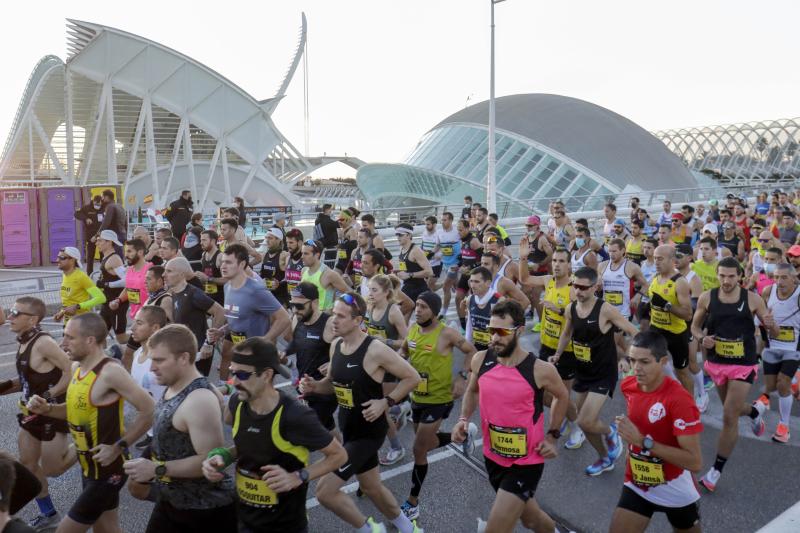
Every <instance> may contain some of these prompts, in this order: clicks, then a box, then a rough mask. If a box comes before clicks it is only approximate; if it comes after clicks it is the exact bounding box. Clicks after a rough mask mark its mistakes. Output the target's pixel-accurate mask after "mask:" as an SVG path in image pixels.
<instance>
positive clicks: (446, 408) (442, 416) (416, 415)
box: [411, 402, 453, 424]
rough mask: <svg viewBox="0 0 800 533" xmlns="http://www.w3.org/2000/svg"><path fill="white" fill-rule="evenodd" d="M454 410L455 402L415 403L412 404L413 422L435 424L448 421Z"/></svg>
mask: <svg viewBox="0 0 800 533" xmlns="http://www.w3.org/2000/svg"><path fill="white" fill-rule="evenodd" d="M452 410H453V402H448V403H415V402H411V421H412V422H414V423H415V424H433V423H434V422H436V421H437V420H446V419H447V417H448V416H450V411H452Z"/></svg>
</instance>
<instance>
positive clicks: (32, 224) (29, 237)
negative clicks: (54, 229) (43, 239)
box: [0, 189, 41, 267]
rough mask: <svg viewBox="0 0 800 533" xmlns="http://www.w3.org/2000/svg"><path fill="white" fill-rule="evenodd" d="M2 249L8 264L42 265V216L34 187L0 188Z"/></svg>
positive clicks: (17, 265) (4, 261) (16, 265)
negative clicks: (40, 234) (40, 231)
mask: <svg viewBox="0 0 800 533" xmlns="http://www.w3.org/2000/svg"><path fill="white" fill-rule="evenodd" d="M0 225H1V226H2V231H0V240H2V242H0V250H2V265H3V266H5V267H22V266H39V265H40V264H41V262H40V253H39V252H40V249H39V216H38V210H37V202H36V190H35V189H3V190H2V191H0Z"/></svg>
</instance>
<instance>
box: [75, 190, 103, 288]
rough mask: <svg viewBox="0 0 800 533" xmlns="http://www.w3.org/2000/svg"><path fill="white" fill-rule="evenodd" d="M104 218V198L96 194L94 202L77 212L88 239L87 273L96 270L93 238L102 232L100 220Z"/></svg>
mask: <svg viewBox="0 0 800 533" xmlns="http://www.w3.org/2000/svg"><path fill="white" fill-rule="evenodd" d="M102 216H103V198H102V197H101V196H100V195H99V194H96V195H95V196H94V198H92V201H91V202H89V203H88V204H86V205H84V206H83V207H81V208H80V209H78V210H77V211H75V218H76V219H77V220H80V221H81V222H83V223H84V225H85V226H84V228H83V234H84V235H85V239H86V273H87V274H91V273H92V271H93V270H94V254H95V250H96V248H97V245H95V243H94V239H92V237H93V236H94V235H97V233H98V231H99V230H100V219H101V218H102Z"/></svg>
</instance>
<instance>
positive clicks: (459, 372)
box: [458, 370, 469, 380]
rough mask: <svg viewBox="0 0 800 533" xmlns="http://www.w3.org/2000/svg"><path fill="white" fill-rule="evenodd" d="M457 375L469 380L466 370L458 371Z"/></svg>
mask: <svg viewBox="0 0 800 533" xmlns="http://www.w3.org/2000/svg"><path fill="white" fill-rule="evenodd" d="M458 375H459V376H461V377H462V378H463V379H464V380H469V372H467V371H466V370H459V371H458Z"/></svg>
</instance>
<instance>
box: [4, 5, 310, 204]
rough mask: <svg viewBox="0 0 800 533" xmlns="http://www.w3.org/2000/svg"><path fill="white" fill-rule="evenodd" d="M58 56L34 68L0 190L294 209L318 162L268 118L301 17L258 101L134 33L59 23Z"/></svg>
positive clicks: (279, 93)
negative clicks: (100, 190) (301, 184)
mask: <svg viewBox="0 0 800 533" xmlns="http://www.w3.org/2000/svg"><path fill="white" fill-rule="evenodd" d="M67 33H68V48H69V54H68V57H67V62H66V63H64V62H63V61H62V60H61V59H59V58H58V57H55V56H47V57H45V58H43V59H42V60H41V61H40V62H39V64H38V65H37V66H36V68H35V69H34V71H33V73H32V75H31V77H30V79H29V81H28V84H27V87H26V89H25V93H24V94H23V98H22V101H21V102H20V105H19V109H18V111H17V115H16V118H15V120H14V123H13V126H12V129H11V132H10V134H9V137H8V141H7V142H6V145H5V149H4V151H3V157H2V162H0V185H10V184H14V185H18V184H25V185H48V184H70V185H76V184H77V185H83V184H92V183H121V184H123V185H124V191H125V197H126V199H127V203H128V205H129V206H130V205H131V204H133V205H141V204H142V203H143V202H144V201H145V199H146V198H148V197H151V198H152V200H151V203H150V205H153V206H154V207H157V208H158V207H162V206H164V205H165V204H167V203H168V202H169V201H171V200H172V199H174V198H175V197H177V195H178V194H179V193H180V191H181V190H183V189H189V190H191V191H192V192H193V196H194V198H195V202H196V203H197V205H199V206H201V207H202V206H211V205H213V204H219V203H226V204H227V203H229V202H230V201H231V199H232V197H233V196H242V197H244V199H245V201H246V202H247V203H249V204H254V205H278V206H279V205H297V203H298V199H297V197H296V195H295V194H294V193H293V192H292V190H291V189H292V185H293V184H294V183H296V182H297V181H298V180H300V179H302V178H303V177H304V176H305V175H307V174H308V172H309V171H310V170H311V169H313V168H315V167H318V166H319V164H318V163H317V164H315V163H311V162H309V161H308V160H307V159H306V158H305V157H304V156H303V155H301V153H300V152H299V151H298V150H297V149H295V147H294V146H293V145H292V144H291V143H290V142H289V141H288V140H287V139H286V138H285V137H284V136H283V135H282V134H281V132H280V131H279V130H278V129H277V127H276V126H275V124H274V123H273V122H272V118H271V116H272V113H273V112H274V110H275V108H276V107H277V105H278V103H279V102H280V101H281V99H282V98H283V96H284V95H285V93H286V89H287V87H288V85H289V82H290V81H291V79H292V77H293V75H294V73H295V71H296V69H297V66H298V64H299V61H300V58H301V56H302V54H303V52H304V49H305V40H306V20H305V16H303V18H302V27H301V29H300V36H299V42H298V45H297V49H296V52H295V54H294V56H293V57H292V61H291V63H290V65H289V69H288V71H287V73H286V75H285V76H284V78H283V81H282V83H281V85H280V87H279V88H278V90H277V91H276V93H275V95H274V96H273V97H272V98H269V99H266V100H257V99H256V98H254V97H253V96H251V95H249V94H248V93H246V92H245V91H244V90H243V89H241V88H240V87H238V86H237V85H235V84H234V83H233V82H231V81H230V80H228V79H226V78H224V77H223V76H222V75H220V74H218V73H217V72H215V71H213V70H211V69H210V68H208V67H206V66H204V65H202V64H201V63H199V62H197V61H195V60H193V59H191V58H189V57H187V56H185V55H183V54H181V53H179V52H176V51H175V50H172V49H170V48H167V47H166V46H163V45H161V44H158V43H156V42H153V41H150V40H148V39H145V38H143V37H139V36H136V35H132V34H130V33H127V32H124V31H121V30H118V29H115V28H110V27H107V26H102V25H99V24H94V23H89V22H81V21H77V20H69V21H68V29H67Z"/></svg>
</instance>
